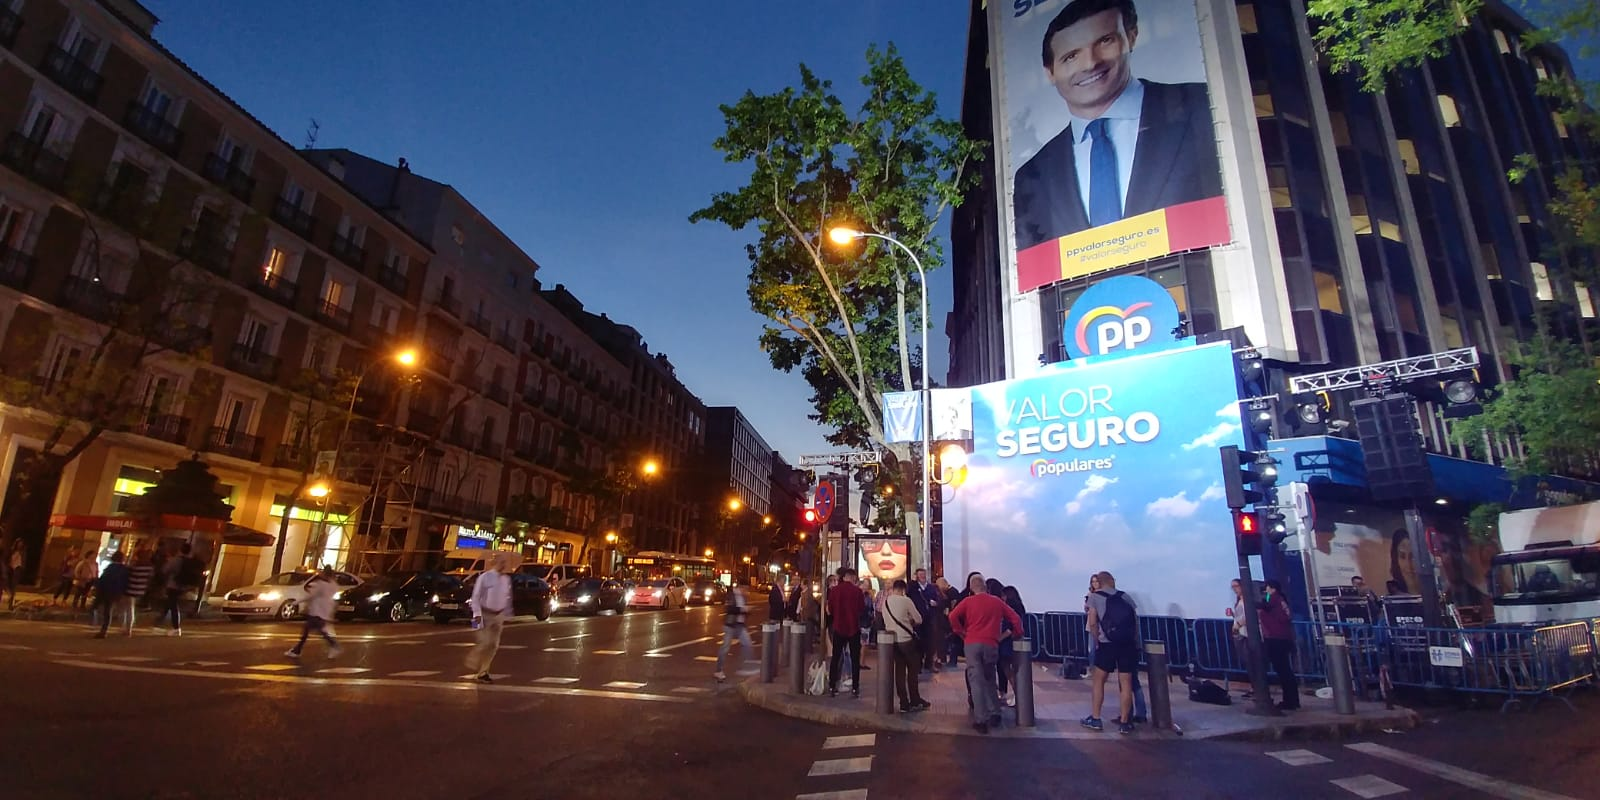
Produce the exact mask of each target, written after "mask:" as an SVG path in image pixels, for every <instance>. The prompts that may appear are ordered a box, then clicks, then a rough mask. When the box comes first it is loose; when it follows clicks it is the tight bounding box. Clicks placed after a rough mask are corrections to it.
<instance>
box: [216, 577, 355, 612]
mask: <svg viewBox="0 0 1600 800" xmlns="http://www.w3.org/2000/svg"><path fill="white" fill-rule="evenodd" d="M316 574H317V573H315V572H313V571H311V570H295V571H293V572H280V573H278V574H277V575H274V576H272V577H270V578H268V579H266V580H264V581H262V582H260V583H258V584H255V585H254V586H243V587H240V588H238V589H234V590H233V591H231V592H228V593H227V594H225V595H223V596H222V613H224V614H227V615H228V619H231V620H233V621H234V622H244V621H245V620H247V619H249V618H251V617H274V618H277V619H294V618H295V617H298V616H301V615H302V614H304V613H305V602H306V584H308V583H310V582H311V579H312V578H313V577H316ZM333 579H334V581H335V582H337V583H338V584H339V590H340V591H345V590H348V589H351V588H354V587H355V586H356V585H358V584H360V583H361V579H360V578H357V577H356V576H354V575H351V574H350V573H348V572H335V573H334V574H333Z"/></svg>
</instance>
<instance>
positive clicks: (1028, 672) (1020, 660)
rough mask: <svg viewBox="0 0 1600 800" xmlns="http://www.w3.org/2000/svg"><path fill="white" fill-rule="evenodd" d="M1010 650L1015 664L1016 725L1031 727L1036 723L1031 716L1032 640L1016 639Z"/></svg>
mask: <svg viewBox="0 0 1600 800" xmlns="http://www.w3.org/2000/svg"><path fill="white" fill-rule="evenodd" d="M1011 650H1012V652H1011V659H1012V661H1013V662H1015V663H1016V665H1017V686H1016V692H1017V727H1019V728H1032V727H1033V726H1034V725H1036V724H1038V723H1037V722H1035V720H1034V716H1033V642H1031V641H1029V640H1027V639H1018V640H1016V642H1014V643H1012V645H1011Z"/></svg>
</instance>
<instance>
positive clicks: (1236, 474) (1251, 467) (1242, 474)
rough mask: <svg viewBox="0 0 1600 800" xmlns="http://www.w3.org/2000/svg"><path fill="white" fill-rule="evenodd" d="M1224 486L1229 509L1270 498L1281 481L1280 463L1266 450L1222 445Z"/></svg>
mask: <svg viewBox="0 0 1600 800" xmlns="http://www.w3.org/2000/svg"><path fill="white" fill-rule="evenodd" d="M1220 452H1221V453H1222V488H1223V491H1224V493H1225V494H1226V496H1227V498H1228V508H1231V509H1234V510H1236V511H1237V510H1238V509H1241V508H1244V507H1245V506H1250V505H1255V504H1256V503H1260V502H1262V501H1263V500H1265V499H1267V495H1268V493H1269V492H1270V491H1271V489H1272V487H1273V486H1275V485H1277V483H1278V466H1277V465H1278V462H1277V460H1276V459H1274V458H1273V457H1272V456H1270V455H1267V454H1266V453H1265V452H1261V453H1256V452H1251V451H1249V450H1240V449H1239V448H1238V447H1235V446H1234V445H1231V444H1230V445H1228V446H1227V447H1223V448H1221V451H1220Z"/></svg>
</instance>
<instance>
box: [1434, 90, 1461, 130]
mask: <svg viewBox="0 0 1600 800" xmlns="http://www.w3.org/2000/svg"><path fill="white" fill-rule="evenodd" d="M1439 118H1440V120H1441V121H1443V122H1444V126H1445V127H1446V128H1459V127H1461V112H1460V111H1459V110H1458V109H1457V108H1456V99H1455V98H1454V97H1451V96H1450V95H1447V94H1441V95H1439Z"/></svg>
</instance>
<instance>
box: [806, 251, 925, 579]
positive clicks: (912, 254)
mask: <svg viewBox="0 0 1600 800" xmlns="http://www.w3.org/2000/svg"><path fill="white" fill-rule="evenodd" d="M828 238H829V239H832V240H833V242H834V244H839V245H846V244H850V243H851V242H853V241H855V240H857V239H882V240H883V241H885V242H888V243H889V244H892V245H894V246H895V247H898V248H900V249H901V250H902V251H904V252H905V254H906V255H907V256H910V257H911V263H912V265H914V266H915V267H916V268H917V280H918V282H919V283H920V284H921V289H922V292H921V294H922V392H921V394H922V398H921V400H922V402H921V404H920V405H921V406H922V414H921V417H922V470H921V472H922V548H921V549H922V552H921V553H920V554H919V555H921V556H922V565H923V566H928V565H929V564H930V563H931V562H932V560H933V559H932V557H931V556H932V551H931V548H932V544H931V543H930V541H929V536H928V531H929V522H928V518H929V517H930V516H932V513H931V512H932V511H933V509H932V507H931V505H930V504H929V501H928V459H929V439H930V437H931V435H932V431H930V430H929V429H928V428H929V421H930V417H929V411H930V409H929V408H928V401H929V399H930V397H931V396H930V394H929V392H928V324H929V320H928V275H927V273H925V272H923V270H922V261H921V259H919V258H917V254H916V253H915V252H914V251H913V250H912V249H911V248H909V247H906V246H905V244H904V243H902V242H901V241H900V240H899V239H896V238H894V237H892V236H885V235H883V234H881V233H875V232H872V231H858V230H855V229H853V228H845V227H837V228H833V229H832V230H830V231H828Z"/></svg>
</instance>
